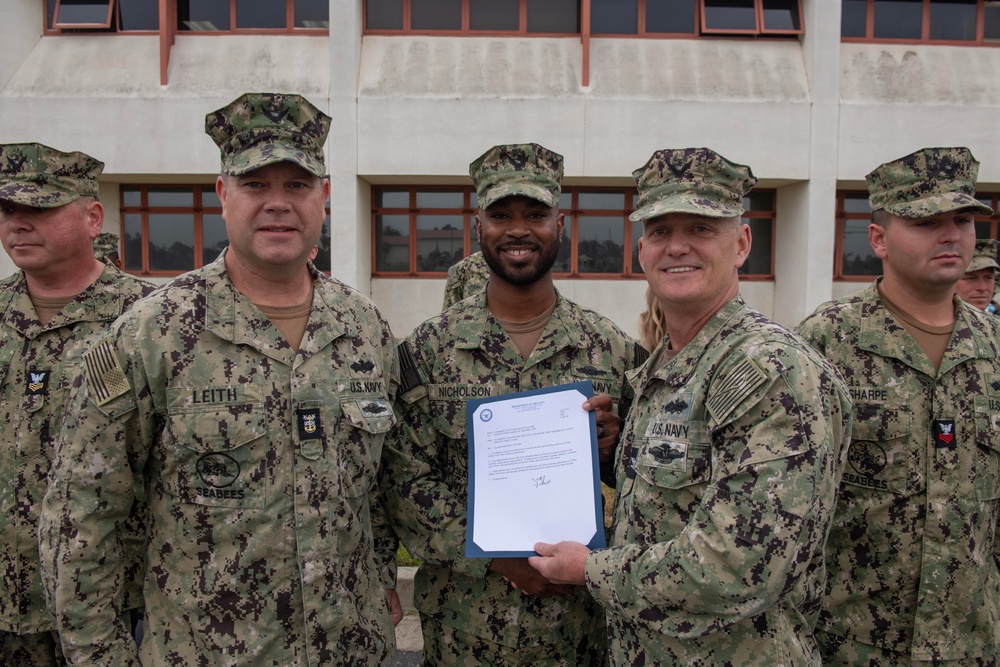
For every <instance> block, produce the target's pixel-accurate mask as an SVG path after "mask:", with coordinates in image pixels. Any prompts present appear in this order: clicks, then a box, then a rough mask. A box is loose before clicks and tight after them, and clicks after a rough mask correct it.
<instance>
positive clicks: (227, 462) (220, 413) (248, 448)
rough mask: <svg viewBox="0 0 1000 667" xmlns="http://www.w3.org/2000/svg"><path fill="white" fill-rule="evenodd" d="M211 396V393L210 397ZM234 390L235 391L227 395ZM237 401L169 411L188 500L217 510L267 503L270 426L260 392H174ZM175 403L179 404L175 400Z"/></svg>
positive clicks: (180, 484)
mask: <svg viewBox="0 0 1000 667" xmlns="http://www.w3.org/2000/svg"><path fill="white" fill-rule="evenodd" d="M206 392H207V393H206ZM227 392H232V393H227ZM182 393H183V394H187V395H189V396H192V397H193V396H198V397H202V398H205V397H207V398H209V399H213V400H228V399H229V398H233V399H236V402H231V403H229V402H227V403H214V402H213V403H205V404H203V405H192V404H191V403H190V402H187V403H185V404H183V405H181V406H177V407H172V408H168V412H167V430H168V431H169V432H170V435H171V437H172V438H173V444H174V447H173V454H174V461H173V467H174V469H175V470H174V474H173V475H171V474H170V472H171V471H170V468H171V465H170V462H169V461H167V462H166V463H165V470H164V477H165V478H166V479H171V478H173V479H176V485H177V486H176V493H177V495H178V496H179V497H180V498H181V499H182V501H183V502H187V503H194V504H198V505H211V506H216V507H237V508H242V509H261V508H263V507H264V504H265V502H266V500H267V463H266V456H265V454H266V447H267V437H266V436H267V428H266V426H265V422H264V406H263V404H262V402H261V400H260V389H259V387H257V386H255V385H244V386H240V387H239V388H238V389H237V388H233V387H204V388H203V387H198V388H194V389H190V388H189V389H174V390H171V394H172V395H174V396H177V395H180V394H182ZM168 401H170V402H171V404H173V403H176V402H177V401H176V400H174V401H171V400H170V398H169V397H168Z"/></svg>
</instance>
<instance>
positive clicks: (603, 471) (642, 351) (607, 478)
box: [598, 334, 649, 489]
mask: <svg viewBox="0 0 1000 667" xmlns="http://www.w3.org/2000/svg"><path fill="white" fill-rule="evenodd" d="M622 335H623V336H624V334H622ZM626 339H627V340H628V344H627V346H626V349H627V354H626V357H625V359H626V364H625V367H624V369H623V372H622V384H621V394H620V395H621V398H620V399H619V400H618V416H619V417H621V420H622V429H621V432H620V433H619V435H618V442H617V443H615V453H614V455H613V456H611V458H609V459H608V460H607V461H602V462H601V463H600V464H599V465H598V470H599V474H600V478H601V481H602V482H603V483H604V484H606V485H607V486H609V487H611V488H612V489H613V488H615V483H616V481H617V473H616V472H615V464H616V462H617V461H618V460H619V459H620V458H621V457H620V455H619V450H618V447H620V446H621V436H622V434H623V433H624V432H625V422H626V420H628V413H629V411H630V410H631V409H632V402H633V401H634V400H635V390H634V389H632V385H631V384H630V383H629V381H628V377H627V376H626V373H628V372H629V371H634V370H636V369H638V368H639V367H640V366H642V365H643V364H644V363H646V360H647V359H649V352H648V351H647V350H646V348H644V347H643V346H642V345H641V344H639V342H638V341H636V340H633V339H631V338H629V337H627V336H626Z"/></svg>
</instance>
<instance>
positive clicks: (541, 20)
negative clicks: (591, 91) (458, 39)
mask: <svg viewBox="0 0 1000 667" xmlns="http://www.w3.org/2000/svg"><path fill="white" fill-rule="evenodd" d="M365 29H366V31H367V32H387V33H399V32H417V33H425V32H431V33H434V32H452V33H463V32H466V33H470V32H471V33H504V34H527V33H541V34H579V32H580V11H579V7H578V5H577V0H365Z"/></svg>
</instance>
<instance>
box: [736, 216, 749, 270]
mask: <svg viewBox="0 0 1000 667" xmlns="http://www.w3.org/2000/svg"><path fill="white" fill-rule="evenodd" d="M739 225H740V227H739V238H737V240H736V268H737V270H738V269H740V268H741V267H742V266H743V263H744V262H746V261H747V257H749V256H750V248H751V247H753V234H751V233H750V225H744V224H743V223H742V222H740V223H739Z"/></svg>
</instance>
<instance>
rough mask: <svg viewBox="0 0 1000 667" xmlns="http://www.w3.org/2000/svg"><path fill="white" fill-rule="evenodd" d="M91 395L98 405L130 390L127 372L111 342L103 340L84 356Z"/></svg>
mask: <svg viewBox="0 0 1000 667" xmlns="http://www.w3.org/2000/svg"><path fill="white" fill-rule="evenodd" d="M83 363H84V368H85V371H86V373H87V386H88V387H90V395H91V396H93V398H94V401H95V402H96V403H97V404H98V405H104V404H105V403H107V402H108V401H110V400H112V399H114V398H118V397H119V396H121V395H122V394H124V393H125V392H126V391H128V390H129V388H130V387H129V383H128V380H127V379H126V378H125V371H123V370H122V366H121V364H120V363H118V355H116V354H115V349H114V346H112V344H111V341H110V340H103V341H101V342H100V343H98V344H97V345H95V346H94V347H93V348H92V349H90V350H88V351H87V352H85V353H84V355H83Z"/></svg>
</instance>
